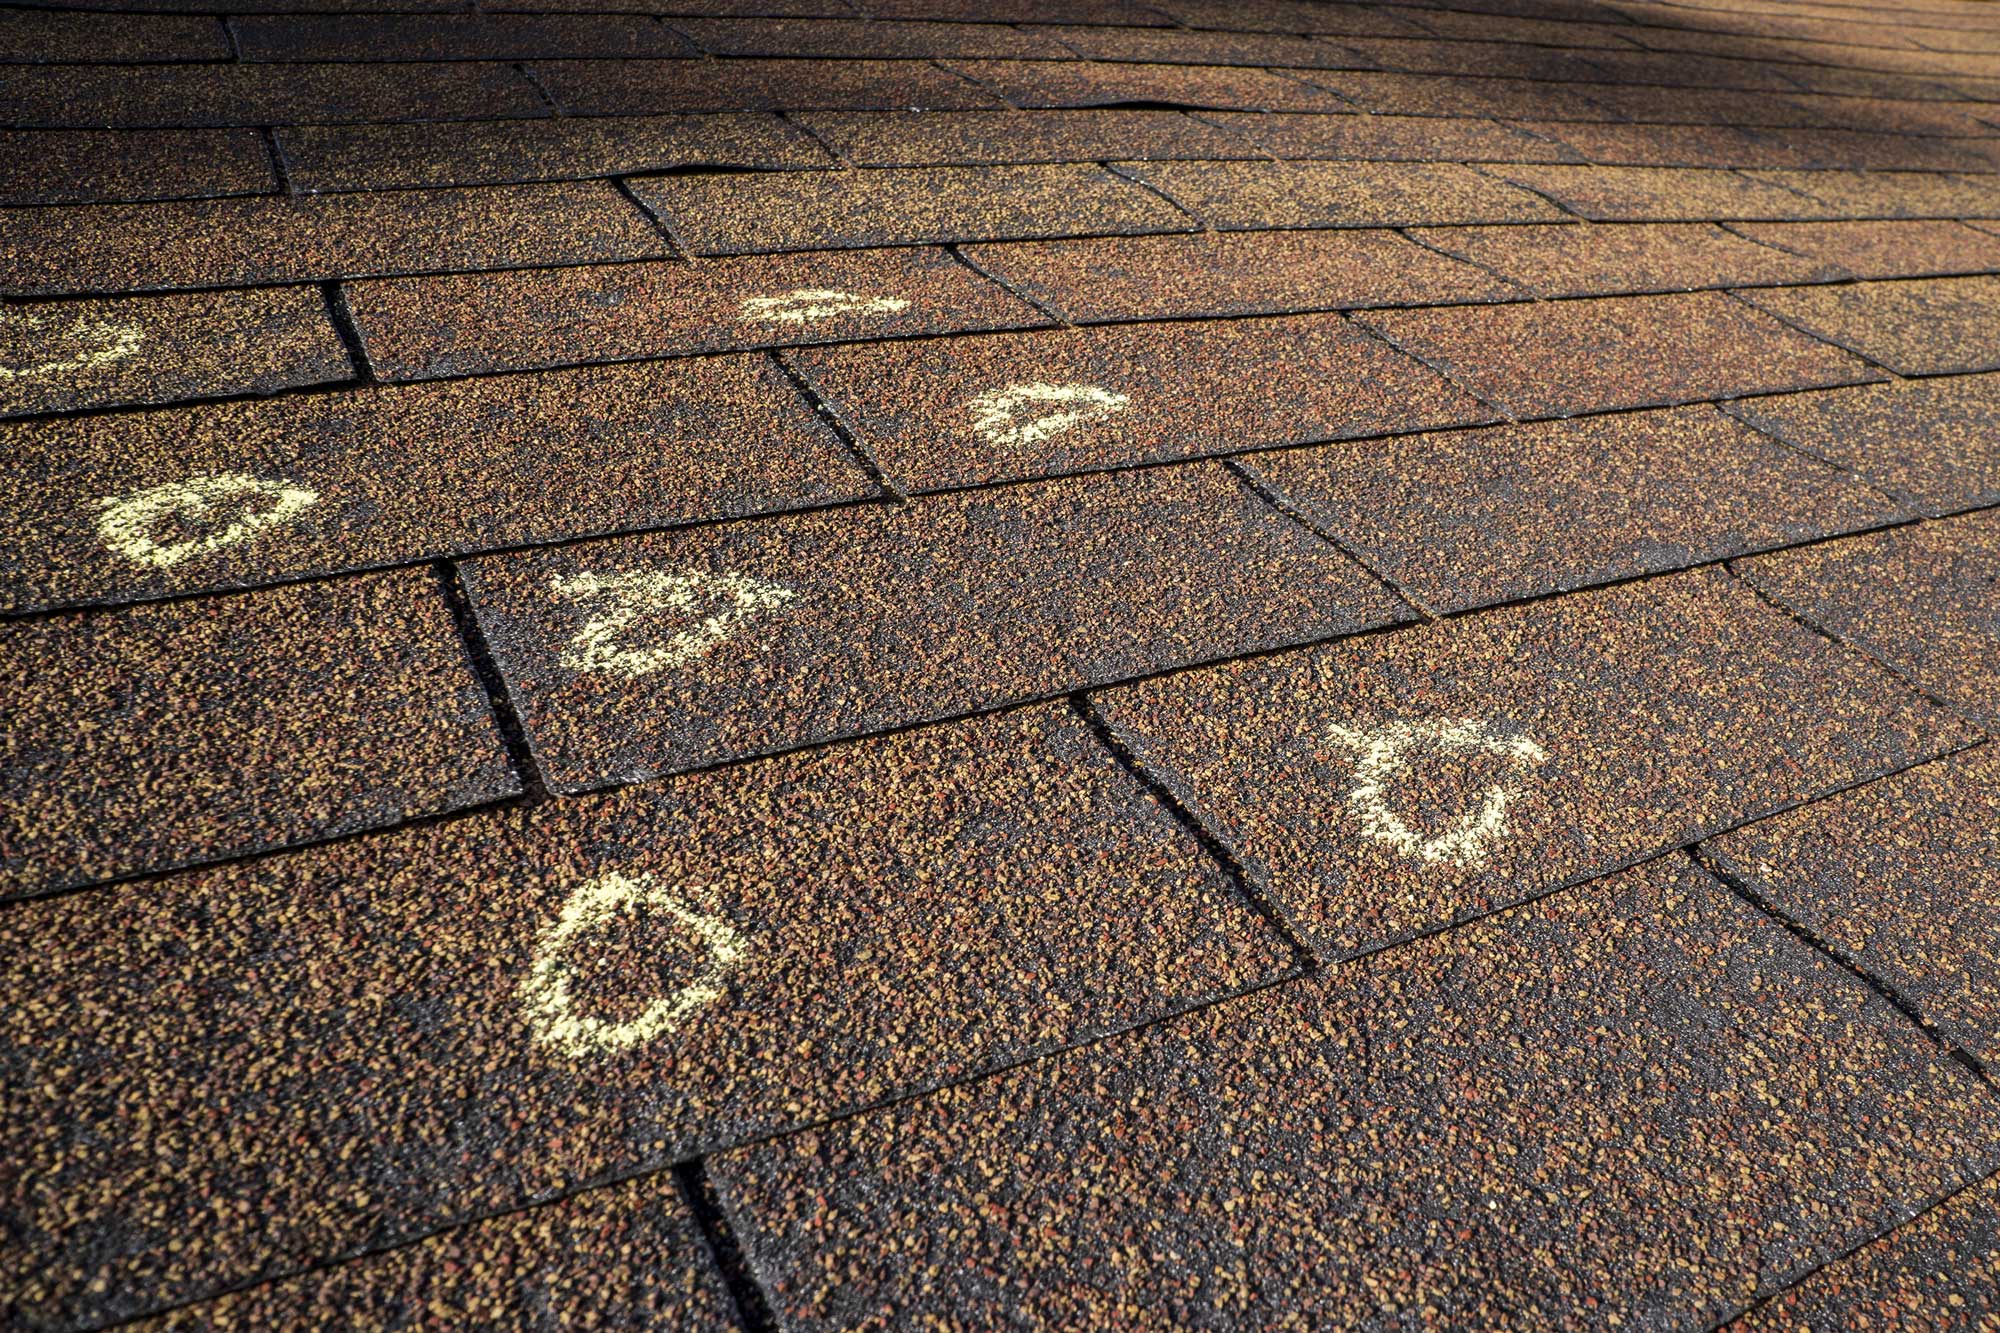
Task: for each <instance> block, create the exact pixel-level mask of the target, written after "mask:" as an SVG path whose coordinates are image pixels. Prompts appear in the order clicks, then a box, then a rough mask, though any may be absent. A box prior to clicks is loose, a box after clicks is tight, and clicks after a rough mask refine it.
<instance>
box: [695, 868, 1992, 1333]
mask: <svg viewBox="0 0 2000 1333" xmlns="http://www.w3.org/2000/svg"><path fill="white" fill-rule="evenodd" d="M1995 1133H1996V1130H1995V1124H1994V1112H1993V1109H1992V1099H1991V1097H1990V1096H1989V1095H1988V1094H1987V1093H1986V1090H1985V1089H1984V1088H1983V1087H1981V1086H1980V1084H1979V1082H1978V1080H1976V1079H1975V1078H1974V1077H1973V1076H1972V1075H1971V1074H1970V1073H1968V1072H1967V1071H1965V1070H1963V1069H1961V1068H1959V1067H1958V1066H1957V1065H1956V1064H1954V1063H1953V1062H1952V1061H1950V1060H1949V1059H1948V1058H1946V1057H1945V1056H1944V1055H1943V1054H1942V1053H1941V1052H1939V1051H1938V1050H1936V1049H1935V1048H1934V1047H1933V1046H1931V1045H1930V1044H1929V1042H1927V1041H1926V1040H1925V1038H1924V1037H1923V1035H1922V1034H1921V1033H1920V1032H1919V1031H1918V1030H1917V1029H1916V1028H1915V1027H1914V1026H1913V1025H1911V1024H1910V1023H1908V1022H1907V1021H1906V1020H1904V1019H1903V1018H1902V1017H1901V1016H1900V1015H1899V1014H1897V1013H1896V1012H1895V1010H1894V1009H1893V1008H1892V1007H1891V1006H1890V1005H1889V1004H1888V1003H1887V1002H1886V1001H1884V1000H1882V999H1880V998H1878V997H1876V996H1874V995H1873V994H1872V993H1870V992H1869V990H1868V989H1867V987H1866V986H1865V984H1864V983H1862V982H1861V981H1860V980H1858V979H1856V978H1854V977H1852V976H1850V975H1848V974H1846V973H1845V972H1843V971H1842V970H1841V969H1840V968H1839V967H1837V966H1836V965H1834V964H1833V963H1831V962H1829V961H1828V960H1826V959H1825V958H1823V957H1821V956H1819V955H1818V954H1816V953H1814V952H1813V951H1812V950H1811V949H1810V948H1809V947H1807V946H1806V945H1805V944H1803V943H1801V942H1800V941H1798V940H1795V939H1793V938H1792V937H1791V936H1789V935H1788V934H1786V933H1785V931H1784V930H1782V929H1781V928H1780V927H1779V926H1777V925H1776V924H1774V923H1773V922H1771V921H1770V920H1768V919H1767V918H1764V917H1763V916H1761V915H1760V914H1759V913H1758V912H1756V911H1755V910H1754V909H1753V908H1751V907H1749V906H1748V905H1746V904H1744V903H1742V902H1740V901H1738V900H1737V899H1735V898H1733V897H1732V896H1731V895H1730V894H1728V893H1727V892H1725V891H1723V890H1722V889H1721V887H1720V886H1718V885H1716V884H1715V883H1714V882H1713V881H1711V880H1708V879H1707V878H1706V877H1703V876H1700V875H1698V874H1696V873H1695V872H1694V871H1693V870H1692V869H1691V868H1690V867H1688V866H1687V864H1686V863H1685V862H1684V861H1661V862H1656V863H1654V864H1652V865H1650V866H1647V867H1644V868H1642V869H1639V870H1635V871H1631V872H1629V873H1627V874H1624V875H1620V876H1617V877H1615V878H1611V879H1607V880H1604V881H1602V882H1600V883H1599V884H1597V885H1594V886H1592V887H1591V888H1590V889H1585V890H1579V891H1576V892H1573V893H1569V894H1564V895H1562V896H1560V897H1558V898H1555V899H1552V900H1550V901H1549V902H1548V903H1545V904H1542V905H1539V906H1537V907H1534V908H1523V909H1521V910H1519V911H1516V912H1512V913H1509V914H1508V915H1506V916H1504V917H1501V918H1499V919H1497V920H1494V921H1491V922H1482V923H1479V924H1477V925H1474V926H1470V927H1468V928H1466V929H1464V930H1460V931H1454V932H1452V933H1450V934H1447V935H1444V936H1441V937H1439V938H1436V939H1429V940H1422V941H1419V942H1417V943H1415V944H1413V945H1411V946H1410V947H1409V948H1407V949H1403V950H1399V951H1398V952H1396V953H1393V954H1388V955H1385V956H1383V957H1380V958H1375V959H1370V960H1368V961H1366V962H1364V963H1359V964H1355V965H1352V966H1348V967H1342V968H1338V969H1334V970H1332V971H1330V972H1328V973H1326V974H1325V975H1324V976H1323V977H1316V978H1313V979H1310V980H1308V981H1305V982H1302V983H1297V984H1292V985H1287V986H1282V987H1277V988H1274V989H1271V990H1267V991H1263V992H1260V993H1259V994H1257V995H1254V996H1248V997H1245V998H1243V999H1241V1000H1237V1001H1233V1002H1231V1003H1228V1004H1225V1005H1220V1006H1217V1007H1215V1008H1212V1009H1209V1010H1205V1011H1203V1012H1202V1013H1199V1014H1194V1015H1190V1016H1187V1017H1183V1018H1179V1019H1175V1020H1172V1021H1170V1022H1167V1023H1163V1024H1159V1025H1156V1026H1154V1027H1152V1028H1149V1029H1146V1030H1145V1031H1143V1032H1139V1033H1134V1034H1131V1035H1128V1036H1123V1037H1119V1038H1114V1039H1111V1040H1110V1041H1108V1042H1106V1043H1103V1044H1100V1045H1097V1046H1093V1047H1087V1048H1085V1049H1083V1050H1080V1051H1075V1052H1070V1053H1066V1054H1064V1055H1062V1056H1058V1057H1055V1058H1053V1059H1050V1060H1046V1061H1040V1062H1037V1063H1035V1064H1033V1065H1028V1066H1024V1067H1023V1068H1021V1069H1019V1070H1015V1071H1011V1072H1009V1073H1008V1074H1006V1075H1004V1076H1002V1077H999V1078H996V1079H993V1080H990V1081H987V1082H984V1083H979V1084H973V1085H969V1086H965V1087H959V1088H952V1089H948V1090H945V1091H941V1092H938V1093H935V1094H932V1095H930V1096H926V1097H923V1098H920V1099H917V1100H915V1101H912V1102H908V1103H904V1104H902V1105H898V1106H894V1107H887V1108H883V1109H881V1110H877V1111H873V1112H870V1113H868V1114H865V1115H863V1116H860V1117H857V1118H855V1119H852V1120H847V1121H843V1122H840V1123H838V1124H833V1125H828V1126H825V1127H822V1128H818V1129H814V1130H811V1131H808V1132H806V1133H802V1134H797V1135H793V1136H791V1137H788V1138H785V1139H780V1140H777V1141H774V1142H771V1143H767V1144H760V1145H757V1146H755V1147H752V1148H747V1149H743V1150H741V1151H738V1152H733V1153H730V1154H728V1155H726V1156H724V1157H721V1158H719V1159H718V1160H717V1161H716V1162H715V1163H714V1164H713V1168H712V1169H713V1173H714V1176H715V1179H716V1180H717V1183H718V1187H719V1190H720V1192H721V1195H722V1199H723V1204H724V1207H725V1208H726V1209H727V1210H728V1212H729V1213H730V1215H731V1216H732V1217H734V1218H736V1219H737V1222H738V1226H739V1228H740V1231H739V1234H740V1236H741V1239H742V1241H743V1244H744V1248H745V1250H746V1251H747V1254H748V1257H749V1261H750V1265H751V1267H752V1269H753V1270H754V1271H755V1272H756V1274H757V1276H758V1278H759V1280H760V1282H761V1284H762V1286H763V1288H764V1290H766V1291H767V1292H769V1293H771V1296H772V1303H773V1305H774V1307H775V1309H776V1312H777V1314H778V1317H779V1319H780V1320H782V1322H783V1325H784V1326H785V1327H786V1328H789V1329H794V1330H798V1331H799V1333H817V1331H818V1330H830V1329H837V1328H849V1327H854V1326H857V1325H860V1324H862V1323H865V1322H866V1321H867V1320H868V1319H869V1318H870V1317H871V1316H872V1315H873V1314H874V1313H875V1312H876V1311H880V1310H892V1311H895V1312H897V1314H898V1315H900V1316H902V1317H905V1318H907V1319H909V1320H910V1321H911V1322H912V1323H924V1322H937V1323H940V1324H944V1323H951V1322H968V1323H993V1324H1000V1323H1015V1324H1021V1325H1034V1326H1042V1327H1051V1328H1102V1327H1120V1326H1125V1325H1127V1324H1132V1323H1145V1324H1158V1325H1165V1326H1173V1327H1185V1328H1196V1327H1220V1328H1240V1327H1264V1326H1269V1325H1273V1324H1278V1323H1286V1322H1294V1321H1295V1322H1297V1323H1298V1324H1300V1325H1302V1326H1313V1327H1326V1328H1355V1327H1368V1326H1372V1325H1376V1324H1387V1323H1390V1322H1407V1323H1410V1324H1416V1323H1418V1322H1422V1323H1435V1324H1437V1325H1439V1326H1441V1327H1453V1328H1506V1327H1517V1326H1525V1327H1550V1328H1553V1327H1568V1326H1593V1325H1603V1326H1624V1325H1631V1326H1640V1325H1646V1324H1651V1323H1677V1324H1686V1325H1689V1326H1703V1327H1705V1326H1707V1325H1709V1324H1711V1323H1713V1322H1714V1321H1715V1320H1717V1319H1719V1318H1721V1317H1723V1316H1725V1315H1727V1314H1729V1313H1731V1312H1733V1311H1734V1310H1736V1309H1738V1308H1740V1306H1741V1305H1742V1304H1743V1303H1744V1301H1745V1300H1747V1299H1750V1298H1752V1297H1754V1296H1756V1295H1758V1294H1760V1293H1762V1292H1765V1291H1769V1290H1772V1289H1774V1288H1776V1287H1778V1286H1780V1285H1782V1284H1783V1283H1784V1282H1785V1281H1786V1280H1787V1279H1789V1278H1790V1277H1791V1276H1793V1275H1794V1274H1796V1273H1799V1272H1802V1271H1804V1270H1805V1269H1807V1268H1809V1267H1810V1266H1812V1265H1813V1264H1816V1263H1820V1262H1823V1261H1825V1260H1827V1259H1830V1258H1833V1257H1834V1256H1837V1255H1839V1254H1841V1253H1842V1252H1843V1251H1844V1250H1846V1249H1847V1248H1848V1247H1849V1246H1851V1245H1853V1244H1855V1243H1856V1242H1858V1241H1860V1240H1862V1239H1865V1238H1866V1237H1868V1236H1869V1235H1872V1234H1873V1233H1874V1232H1875V1231H1876V1230H1878V1229H1879V1228H1880V1227H1881V1226H1883V1225H1884V1224H1886V1223H1889V1222H1892V1221H1894V1220H1895V1219H1897V1218H1899V1217H1902V1216H1905V1215H1907V1214H1908V1212H1909V1211H1910V1210H1912V1209H1913V1208H1915V1207H1918V1206H1920V1205H1921V1204H1922V1203H1923V1202H1924V1201H1925V1200H1927V1199H1929V1198H1931V1197H1933V1196H1934V1195H1936V1194H1937V1193H1939V1192H1941V1191H1944V1190H1949V1189H1951V1188H1953V1187H1955V1186H1956V1185H1958V1184H1959V1183H1961V1182H1963V1181H1966V1180H1969V1179H1974V1178H1976V1177H1977V1176H1979V1175H1980V1174H1981V1173H1982V1172H1984V1171H1985V1170H1986V1169H1987V1168H1988V1166H1989V1164H1990V1163H1992V1162H1993V1160H1994V1159H1995ZM891 1245H893V1246H894V1247H895V1248H894V1249H893V1251H892V1250H890V1249H889V1248H888V1247H889V1246H891ZM1003 1276H1004V1278H1005V1281H1004V1282H1002V1281H1001V1280H1000V1279H1001V1278H1002V1277H1003Z"/></svg>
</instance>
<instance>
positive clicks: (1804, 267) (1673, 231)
mask: <svg viewBox="0 0 2000 1333" xmlns="http://www.w3.org/2000/svg"><path fill="white" fill-rule="evenodd" d="M1413 235H1414V236H1415V237H1416V238H1417V239H1418V240H1419V241H1421V242H1423V243H1424V244H1425V245H1430V246H1435V247H1437V248H1438V249H1440V250H1443V251H1445V252H1446V253H1448V254H1454V255H1457V256H1459V257H1460V258H1462V259H1467V260H1470V261H1471V262H1473V263H1475V264H1479V265H1481V266H1483V267H1485V268H1489V269H1491V270H1493V272H1495V273H1498V274H1500V275H1501V276H1502V277H1505V278H1509V279H1512V280H1513V281H1515V282H1518V283H1521V284H1522V285H1523V286H1525V287H1527V288H1528V289H1529V290H1530V291H1532V292H1534V293H1535V294H1536V295H1538V296H1600V295H1608V294H1611V293H1630V292H1681V291H1694V290H1697V289H1699V288H1704V287H1735V286H1763V285H1765V284H1769V283H1793V282H1798V283H1804V282H1824V281H1828V280H1830V279H1834V278H1841V277H1845V276H1847V274H1846V273H1845V271H1844V270H1842V269H1839V268H1836V267H1835V266H1833V265H1832V264H1828V263H1821V262H1818V261H1815V260H1812V259H1807V258H1804V257H1802V256H1799V255H1792V254H1786V253H1785V252H1783V251H1781V250H1776V249H1773V248H1771V247H1770V246H1765V245H1758V244H1755V243H1754V242H1751V241H1746V240H1744V239H1743V238H1741V237H1739V236H1732V235H1730V234H1729V233H1728V232H1726V231H1724V230H1723V229H1722V228H1720V227H1718V226H1716V225H1715V224H1714V223H1712V222H1663V223H1638V224H1626V223H1607V224H1602V225H1600V224H1597V223H1581V224H1578V223H1565V224H1557V225H1552V226H1527V227H1426V228H1423V229H1421V230H1419V231H1416V232H1414V233H1413Z"/></svg>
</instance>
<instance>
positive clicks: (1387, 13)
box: [1149, 0, 1422, 37]
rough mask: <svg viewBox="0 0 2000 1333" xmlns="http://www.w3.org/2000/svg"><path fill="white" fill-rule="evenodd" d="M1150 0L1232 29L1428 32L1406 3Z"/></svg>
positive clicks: (1194, 23)
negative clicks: (1408, 12)
mask: <svg viewBox="0 0 2000 1333" xmlns="http://www.w3.org/2000/svg"><path fill="white" fill-rule="evenodd" d="M1149 4H1150V5H1151V7H1152V8H1153V9H1156V10H1158V11H1160V12H1161V13H1163V14H1167V15H1170V16H1171V17H1172V18H1173V19H1174V21H1176V22H1178V23H1183V24H1186V25H1187V26H1188V27H1190V28H1219V29H1226V30H1228V31H1230V32H1307V33H1337V34H1344V35H1347V36H1354V37H1406V36H1409V35H1410V34H1412V33H1416V32H1421V31H1422V29H1420V28H1418V27H1417V26H1415V24H1414V23H1413V22H1412V21H1411V20H1410V19H1408V18H1405V17H1404V16H1403V12H1404V11H1403V9H1402V6H1400V5H1366V4H1352V5H1323V4H1316V3H1312V0H1149Z"/></svg>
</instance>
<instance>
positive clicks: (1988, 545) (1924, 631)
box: [1739, 511, 2000, 721]
mask: <svg viewBox="0 0 2000 1333" xmlns="http://www.w3.org/2000/svg"><path fill="white" fill-rule="evenodd" d="M1739 568H1740V569H1741V570H1742V572H1743V575H1744V577H1746V578H1748V579H1749V580H1750V581H1751V582H1753V583H1755V584H1756V585H1757V586H1758V587H1759V588H1762V589H1764V590H1765V591H1766V592H1768V593H1770V594H1771V595H1772V596H1773V597H1775V598H1777V599H1778V600H1780V601H1782V602H1783V603H1784V604H1785V605H1786V606H1789V607H1791V608H1792V609H1793V610H1795V611H1797V612H1798V613H1799V614H1800V615H1802V616H1804V617H1805V618H1806V619H1808V620H1810V621H1812V622H1813V623H1814V624H1815V625H1818V626H1820V627H1821V628H1823V629H1825V630H1827V631H1828V632H1829V633H1831V634H1834V635H1837V636H1838V637H1840V638H1843V639H1847V640H1850V641H1851V642H1853V643H1854V644H1856V645H1857V646H1859V647H1861V648H1864V649H1866V650H1867V651H1868V652H1871V653H1874V654H1875V655H1876V656H1878V657H1880V658H1881V659H1882V660H1883V661H1885V662H1887V663H1888V664H1889V665H1890V666H1892V667H1894V668H1895V669H1896V670H1898V671H1900V672H1902V673H1903V674H1904V675H1906V676H1908V677H1909V678H1910V679H1911V680H1913V681H1915V682H1916V683H1917V684H1918V685H1919V686H1921V687H1922V688H1924V689H1926V690H1929V691H1931V692H1932V693H1934V694H1936V695H1937V696H1938V697H1940V698H1943V699H1946V700H1948V701H1950V702H1951V704H1952V705H1953V706H1954V707H1957V708H1960V709H1962V710H1964V711H1965V712H1967V713H1969V714H1971V715H1972V716H1975V717H1979V718H1984V719H1986V720H1988V721H1993V720H1996V719H2000V619H1996V617H1995V614H1994V613H1995V606H1994V588H1995V586H1996V584H2000V514H1995V513H1993V512H1991V511H1988V512H1985V513H1979V514H1972V515H1968V516H1966V517H1964V518H1945V519H1939V520H1937V521H1935V522H1930V523H1919V524H1915V525H1913V526H1910V527H1907V528H1898V529H1896V530H1894V531H1892V532H1884V533H1878V534H1874V535H1870V536H1860V537H1849V538H1846V539H1844V540H1842V541H1837V542H1827V543H1826V544H1824V545H1821V546H1809V547H1805V548H1803V549H1801V550H1797V551H1781V552H1777V553H1775V554H1772V555H1767V556H1756V557H1753V558H1751V559H1749V560H1745V561H1743V562H1742V563H1741V565H1740V566H1739Z"/></svg>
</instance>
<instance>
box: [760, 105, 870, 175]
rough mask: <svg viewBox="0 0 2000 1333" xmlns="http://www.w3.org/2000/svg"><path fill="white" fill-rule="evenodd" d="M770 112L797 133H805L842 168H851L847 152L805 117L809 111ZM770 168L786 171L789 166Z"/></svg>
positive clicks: (810, 169)
mask: <svg viewBox="0 0 2000 1333" xmlns="http://www.w3.org/2000/svg"><path fill="white" fill-rule="evenodd" d="M772 114H773V115H775V116H777V118H778V119H779V120H780V121H782V122H783V123H785V124H787V125H790V126H792V127H793V128H794V129H796V130H798V132H799V133H801V134H803V135H805V136H806V137H807V138H808V139H811V140H812V141H813V143H815V144H817V145H818V146H819V150H820V151H821V152H822V153H825V154H826V155H827V156H828V157H830V158H832V159H833V160H834V161H835V162H836V163H838V164H839V166H840V167H841V169H842V170H846V169H848V168H851V167H852V166H853V165H854V163H853V162H852V161H851V160H850V159H849V158H848V156H847V154H845V153H843V152H841V151H840V145H838V144H836V143H835V142H834V141H833V140H831V139H829V138H827V137H826V136H825V135H824V134H821V133H820V132H819V131H818V130H817V129H815V128H814V127H813V124H812V122H811V121H809V120H807V119H806V118H805V117H806V116H807V115H808V114H810V113H807V112H801V111H776V112H773V113H772ZM771 170H773V171H786V170H790V168H786V167H773V168H771ZM800 170H807V171H821V170H824V168H822V167H806V168H800Z"/></svg>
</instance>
